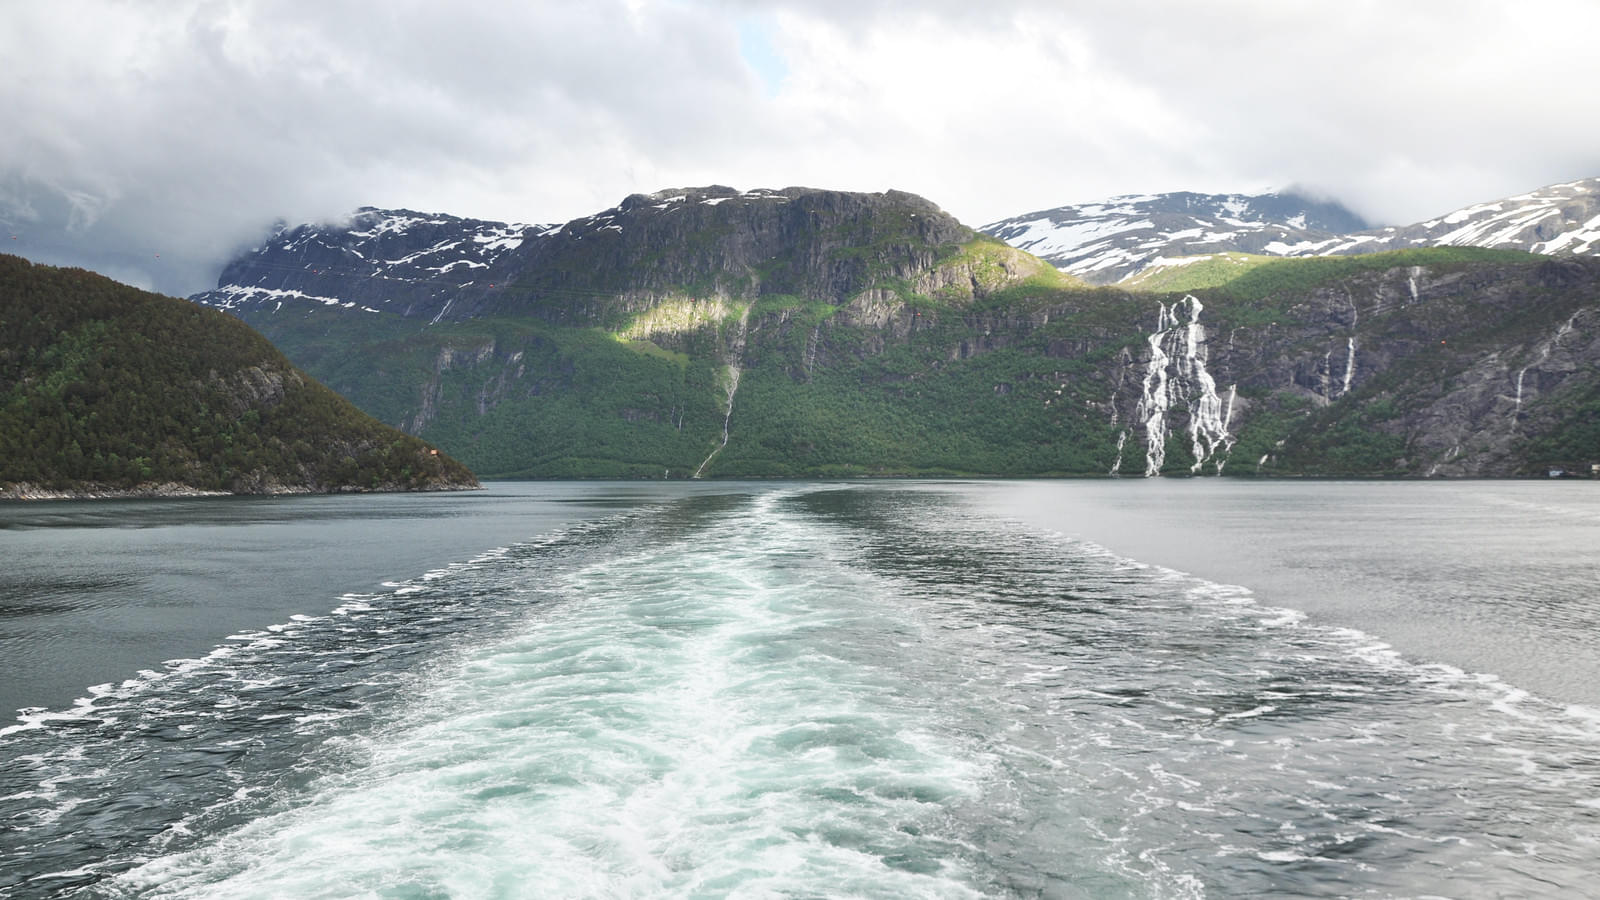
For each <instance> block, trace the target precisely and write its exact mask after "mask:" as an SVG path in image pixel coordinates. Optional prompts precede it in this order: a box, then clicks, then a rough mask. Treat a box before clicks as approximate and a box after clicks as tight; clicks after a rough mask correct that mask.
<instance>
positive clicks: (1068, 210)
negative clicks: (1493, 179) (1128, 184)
mask: <svg viewBox="0 0 1600 900" xmlns="http://www.w3.org/2000/svg"><path fill="white" fill-rule="evenodd" d="M981 230H982V231H984V232H986V233H988V234H990V235H993V236H995V237H997V238H999V239H1001V240H1003V241H1005V242H1007V243H1009V244H1011V245H1012V246H1014V247H1017V248H1019V249H1022V250H1027V251H1029V252H1031V253H1033V254H1035V255H1037V256H1040V257H1043V258H1044V259H1046V260H1047V261H1049V262H1051V263H1052V264H1054V265H1055V266H1056V267H1057V268H1060V269H1063V270H1065V271H1068V272H1071V273H1072V274H1074V275H1077V276H1079V277H1081V278H1084V279H1085V280H1088V281H1091V282H1095V283H1100V284H1106V283H1110V282H1114V281H1120V280H1124V279H1126V278H1128V277H1130V276H1132V275H1135V274H1138V273H1139V272H1141V271H1143V270H1145V269H1146V268H1149V267H1151V266H1155V265H1172V264H1174V260H1175V259H1177V258H1181V257H1193V256H1205V255H1214V254H1217V253H1224V252H1229V251H1237V252H1245V253H1260V254H1265V255H1269V256H1330V255H1338V254H1351V253H1374V252H1378V251H1382V250H1397V249H1406V248H1414V247H1437V246H1473V247H1489V248H1500V249H1513V250H1525V251H1529V252H1532V253H1548V254H1593V253H1600V178H1586V179H1582V180H1579V181H1572V182H1567V183H1564V184H1557V185H1551V186H1549V187H1545V188H1540V189H1539V190H1536V191H1530V192H1528V193H1526V194H1519V195H1517V196H1515V197H1508V198H1505V199H1503V200H1496V201H1493V202H1488V203H1479V204H1474V205H1472V206H1467V207H1464V208H1462V209H1458V210H1456V211H1454V212H1451V213H1448V214H1446V215H1443V216H1439V217H1437V218H1434V219H1429V220H1427V221H1425V222H1419V223H1417V224H1415V225H1410V226H1406V227H1393V226H1391V227H1386V228H1375V229H1368V228H1366V227H1365V225H1364V223H1362V222H1361V221H1360V219H1359V218H1357V217H1356V216H1355V215H1354V214H1352V213H1350V212H1349V211H1348V210H1345V209H1344V207H1342V206H1339V205H1338V204H1337V203H1329V202H1323V201H1313V200H1309V199H1307V198H1304V197H1300V196H1298V195H1295V194H1262V195H1256V196H1244V195H1237V194H1230V195H1218V194H1211V195H1206V194H1189V193H1179V194H1155V195H1133V196H1126V197H1114V198H1112V199H1110V200H1107V201H1104V202H1100V203H1086V204H1079V205H1075V206H1063V207H1058V208H1056V209H1051V210H1044V211H1041V212H1036V213H1028V214H1026V215H1023V216H1018V217H1015V218H1011V219H1005V220H1002V221H999V222H994V223H991V224H989V225H986V226H984V227H983V228H982V229H981Z"/></svg>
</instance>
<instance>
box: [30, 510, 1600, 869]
mask: <svg viewBox="0 0 1600 900" xmlns="http://www.w3.org/2000/svg"><path fill="white" fill-rule="evenodd" d="M0 543H3V546H4V549H5V551H6V557H7V558H8V561H9V560H14V561H15V562H14V563H13V564H12V565H11V566H10V567H9V571H7V572H6V573H4V574H0V616H3V618H0V625H3V627H4V631H3V632H0V659H4V660H5V663H4V665H5V666H6V668H5V670H4V671H5V673H6V678H5V681H6V691H7V694H6V696H7V698H8V699H9V700H11V701H12V702H13V703H14V705H18V706H27V707H30V708H28V709H26V710H24V711H23V713H22V715H21V717H20V718H19V719H17V720H16V722H15V724H14V725H12V726H11V727H9V728H8V729H6V730H5V731H4V732H3V733H0V894H4V895H5V896H18V897H57V896H61V897H65V896H91V897H94V896H108V897H208V898H209V897H347V896H376V897H396V898H399V897H414V898H422V897H518V896H527V897H546V896H561V897H567V896H575V897H581V896H594V897H654V896H676V897H722V896H743V897H835V896H862V897H904V896H925V897H973V896H1020V897H1041V896H1042V897H1242V896H1263V897H1268V896H1271V897H1277V896H1306V897H1346V896H1358V897H1423V896H1447V897H1494V896H1506V897H1512V896H1517V897H1526V896H1550V897H1572V896H1600V887H1597V886H1596V877H1595V876H1596V875H1597V874H1600V873H1597V871H1596V870H1597V869H1600V863H1597V862H1596V860H1600V715H1597V714H1596V713H1595V712H1593V709H1594V708H1595V707H1596V706H1597V705H1600V704H1596V703H1595V702H1594V701H1595V697H1596V689H1595V684H1596V682H1595V680H1594V679H1593V678H1592V677H1591V675H1592V674H1593V673H1594V672H1595V667H1596V665H1597V664H1596V659H1595V657H1596V655H1597V654H1596V652H1595V643H1594V642H1595V633H1596V632H1595V629H1594V624H1595V618H1596V616H1597V615H1600V596H1597V588H1596V585H1597V584H1600V558H1597V554H1596V552H1595V551H1596V548H1600V492H1597V491H1594V490H1592V489H1591V486H1590V485H1565V484H1561V485H1547V484H1543V483H1526V484H1469V485H1448V486H1439V485H1430V484H1398V485H1396V484H1388V485H1341V484H1302V485H1292V484H1267V485H1261V484H1230V483H1224V482H1214V481H1198V482H1154V483H1146V482H1118V483H1079V482H1069V483H976V484H916V483H909V484H875V485H848V484H840V485H827V484H816V485H801V484H733V485H729V484H712V485H695V486H683V485H676V486H639V485H615V484H611V485H515V486H506V485H500V486H496V487H494V488H493V489H492V490H490V491H488V492H485V493H482V494H474V495H462V496H446V497H344V498H294V499H286V500H274V501H240V500H223V501H183V502H170V503H151V504H132V503H130V504H103V505H85V504H68V505H60V506H53V505H52V506H26V507H4V508H0ZM1180 570H1181V571H1180ZM164 660H170V661H166V662H164ZM90 684H97V685H98V686H96V687H93V688H87V687H86V685H90ZM35 698H37V699H35ZM41 707H42V708H41Z"/></svg>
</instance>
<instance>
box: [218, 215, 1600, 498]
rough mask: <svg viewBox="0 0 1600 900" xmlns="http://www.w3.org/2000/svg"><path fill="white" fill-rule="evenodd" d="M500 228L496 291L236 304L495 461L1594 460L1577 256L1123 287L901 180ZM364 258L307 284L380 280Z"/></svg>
mask: <svg viewBox="0 0 1600 900" xmlns="http://www.w3.org/2000/svg"><path fill="white" fill-rule="evenodd" d="M428 221H430V222H431V221H433V220H431V219H430V220H428ZM441 221H442V220H441ZM440 227H443V226H440ZM473 227H475V228H481V227H485V226H481V225H474V226H473ZM495 227H496V228H499V226H495ZM368 230H375V229H372V228H370V227H368ZM493 233H495V234H500V233H502V232H501V231H494V232H493ZM520 234H522V235H523V236H524V237H523V238H522V239H523V240H524V243H523V244H522V245H521V246H520V247H518V248H507V249H506V250H505V251H504V253H503V254H502V255H501V256H498V257H496V258H495V259H494V261H492V262H485V263H484V266H485V270H487V269H489V268H493V269H494V271H495V273H496V274H495V275H494V277H495V278H496V279H503V280H497V281H494V282H493V285H494V287H493V288H492V289H489V288H487V287H484V289H482V290H479V289H478V287H479V286H477V285H468V286H466V287H464V288H463V289H461V290H457V291H454V292H446V293H445V294H441V295H440V296H439V297H436V298H433V299H425V300H415V301H408V302H407V303H406V304H405V305H403V306H391V307H389V308H384V307H382V306H381V305H374V304H372V303H368V302H365V301H363V302H360V303H356V302H354V301H347V300H344V299H342V295H338V296H334V297H333V298H332V299H334V300H335V301H336V302H333V303H323V302H317V301H308V300H304V299H297V298H293V297H288V296H287V295H278V296H277V297H276V298H275V299H272V300H270V302H269V301H267V300H265V299H263V300H261V301H259V302H253V303H248V304H239V303H232V304H231V305H230V306H229V308H230V309H231V310H232V311H234V312H235V313H236V314H239V315H241V316H242V317H243V318H245V319H246V321H248V322H250V323H252V324H254V325H255V326H256V327H258V328H260V329H261V330H263V331H264V332H265V333H266V334H267V335H268V336H269V337H271V338H272V339H273V340H274V341H276V342H278V343H279V345H280V346H282V347H283V348H285V350H286V351H287V352H289V353H290V355H291V357H292V358H294V359H295V360H296V361H297V362H299V363H300V364H302V365H304V366H306V367H307V368H308V369H309V370H310V371H311V372H312V373H313V374H315V375H317V376H318V377H320V378H322V379H324V380H326V381H327V382H328V383H329V384H331V385H332V386H333V387H335V388H336V389H337V390H340V391H341V392H344V393H346V394H347V395H348V396H350V397H352V398H353V399H355V400H356V401H357V403H358V404H359V405H361V406H362V407H363V408H364V409H366V410H368V411H369V412H372V413H373V414H374V415H377V416H379V417H380V418H382V419H383V420H384V421H387V422H390V423H393V424H396V425H400V426H402V427H404V428H406V429H407V430H410V431H412V432H414V433H418V434H421V435H423V436H425V437H427V438H429V439H431V440H434V441H436V442H438V443H439V444H440V445H441V446H443V447H444V448H446V449H447V450H450V451H451V452H452V453H455V454H457V455H459V456H461V457H462V458H464V459H465V460H466V461H467V462H469V463H470V464H472V465H473V466H474V467H475V468H476V469H478V470H479V471H481V472H484V473H488V474H494V475H523V476H649V477H662V476H664V475H665V476H668V477H692V476H695V475H699V476H702V477H704V476H717V475H722V476H732V475H832V474H841V475H856V474H936V473H978V474H1007V475H1024V474H1032V475H1047V474H1083V475H1107V474H1116V475H1120V476H1141V475H1190V474H1207V475H1209V474H1217V473H1222V474H1230V475H1234V474H1242V475H1249V474H1277V475H1303V474H1317V475H1404V476H1419V477H1420V476H1429V475H1432V476H1458V475H1515V474H1531V473H1534V472H1536V471H1541V470H1542V469H1543V468H1544V467H1546V466H1549V465H1557V464H1559V465H1561V466H1562V467H1563V468H1568V469H1573V470H1580V469H1581V470H1582V471H1587V466H1588V457H1590V456H1595V457H1596V461H1600V447H1597V446H1595V444H1596V443H1597V440H1600V435H1596V436H1595V437H1594V438H1590V437H1589V436H1588V431H1586V430H1585V428H1586V425H1585V422H1587V421H1588V419H1587V418H1586V417H1588V416H1591V415H1593V414H1596V413H1597V412H1600V396H1597V379H1596V376H1595V374H1594V373H1595V372H1596V371H1600V367H1597V364H1600V358H1597V357H1596V356H1595V351H1596V348H1595V347H1594V345H1593V341H1592V340H1590V338H1589V335H1591V334H1592V333H1593V330H1592V325H1593V319H1594V317H1595V316H1596V312H1595V308H1596V306H1597V303H1600V286H1597V269H1596V267H1597V263H1595V262H1592V261H1587V260H1582V259H1575V260H1564V261H1556V260H1550V259H1548V258H1544V257H1538V256H1531V255H1527V254H1522V253H1508V252H1494V251H1477V250H1455V249H1450V250H1412V251H1404V252H1398V253H1391V254H1380V255H1367V256H1353V257H1341V258H1334V259H1306V260H1284V261H1280V262H1274V263H1270V264H1268V265H1264V266H1257V267H1255V268H1252V269H1250V270H1249V271H1248V272H1246V273H1245V274H1243V275H1240V276H1238V277H1236V278H1233V279H1232V280H1230V281H1228V282H1227V283H1226V284H1223V285H1221V286H1219V287H1212V288H1207V289H1204V290H1200V289H1196V290H1193V291H1189V292H1176V293H1168V294H1142V293H1135V292H1129V291H1123V290H1118V289H1113V288H1098V289H1096V288H1090V287H1088V286H1085V285H1083V284H1081V283H1075V282H1073V281H1072V280H1071V279H1068V278H1065V277H1064V276H1061V275H1060V274H1059V273H1058V272H1057V271H1056V270H1055V269H1054V268H1053V267H1051V266H1049V265H1048V264H1046V263H1044V262H1043V261H1041V260H1039V259H1037V258H1035V257H1033V256H1031V255H1029V254H1027V253H1025V252H1022V251H1020V250H1017V249H1014V248H1011V247H1007V246H1005V245H1003V244H1001V243H999V242H998V241H995V240H992V239H987V238H984V237H983V236H981V235H977V234H975V233H973V232H972V231H970V230H968V229H966V228H964V227H962V226H961V225H960V224H959V223H957V222H955V221H954V220H953V219H951V218H950V217H948V216H946V215H944V214H943V213H941V212H939V211H938V210H937V208H936V207H933V206H932V204H929V203H927V202H926V201H923V200H920V199H919V198H915V197H912V196H910V195H906V194H899V193H896V192H888V193H886V194H873V195H862V194H842V193H838V192H826V191H809V190H798V189H789V190H785V191H748V192H736V191H733V190H732V189H727V188H705V189H691V190H679V191H667V192H660V193H658V194H654V195H648V196H647V195H636V196H634V197H630V198H628V199H627V200H626V201H624V202H623V203H622V204H620V205H619V206H618V207H615V208H614V209H612V210H608V211H606V212H605V213H602V214H599V215H597V216H593V217H588V218H585V219H581V220H577V221H576V222H572V223H567V224H566V225H564V226H561V227H560V228H559V229H550V228H532V229H526V230H524V231H523V232H520ZM430 239H431V238H430ZM484 243H488V242H487V241H486V242H484ZM429 246H433V245H432V244H430V245H429ZM355 249H358V250H359V249H360V247H357V248H355ZM276 252H277V251H273V253H276ZM361 252H363V253H364V252H365V251H361ZM413 252H415V251H413ZM270 255H271V254H269V256H270ZM247 263H249V261H248V260H247V261H245V262H243V263H241V264H240V266H238V267H235V268H231V269H230V272H233V273H235V274H237V273H239V272H247V271H248V265H247ZM254 264H255V265H258V266H265V265H266V263H263V262H261V261H260V260H259V259H258V260H257V261H256V263H254ZM436 268H442V269H446V270H447V271H449V272H454V271H456V269H458V268H461V267H460V266H455V267H451V266H449V265H443V264H441V265H439V266H436ZM264 271H265V270H264ZM359 271H360V270H359V269H358V268H355V269H351V270H350V271H348V272H345V273H343V274H340V273H338V272H335V271H331V270H330V271H324V272H313V273H311V275H309V276H305V277H308V278H335V280H336V281H337V279H341V278H348V279H351V280H352V281H354V282H356V283H359V284H360V285H362V289H363V290H371V289H372V287H371V284H369V283H368V282H367V281H363V280H362V276H360V275H359V274H358V272H359ZM386 277H387V276H386ZM379 280H380V281H381V280H382V279H379ZM487 284H488V282H485V285H487ZM335 286H336V285H335ZM219 290H222V289H219ZM224 293H225V294H226V293H227V292H225V291H224ZM307 293H309V290H308V291H307ZM227 296H229V297H236V296H238V295H237V294H236V293H234V294H227ZM369 296H370V295H369ZM199 299H201V300H202V301H205V302H217V294H216V293H215V292H213V294H210V295H205V296H203V297H201V298H199ZM280 302H281V304H282V305H279V304H280ZM363 307H367V308H365V309H364V308H363ZM368 309H371V310H375V311H368Z"/></svg>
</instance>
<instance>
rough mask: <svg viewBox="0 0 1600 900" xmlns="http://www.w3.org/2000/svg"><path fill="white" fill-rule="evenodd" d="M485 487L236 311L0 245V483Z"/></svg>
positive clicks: (70, 487) (117, 488) (59, 487)
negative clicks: (356, 401)
mask: <svg viewBox="0 0 1600 900" xmlns="http://www.w3.org/2000/svg"><path fill="white" fill-rule="evenodd" d="M475 484H476V482H475V480H474V479H473V477H472V475H471V473H470V472H468V471H467V470H466V468H465V467H463V466H462V465H461V464H459V463H457V462H455V461H454V460H452V459H450V458H449V457H448V456H445V455H443V454H440V453H438V452H437V451H435V450H434V449H432V448H431V447H429V446H428V445H427V444H425V443H424V442H423V441H421V440H419V439H417V438H414V437H411V436H408V435H405V434H403V433H401V432H399V431H397V430H395V429H393V428H390V427H388V426H386V425H383V424H382V423H380V422H378V421H377V420H375V419H373V418H371V417H370V416H368V415H366V414H365V413H362V412H360V411H359V410H357V409H356V408H355V407H354V406H352V405H351V404H350V403H349V402H348V401H346V400H344V399H343V398H342V397H340V396H338V395H337V394H335V393H334V392H333V391H331V390H329V389H328V388H326V387H324V386H323V385H321V384H320V383H318V382H316V381H315V380H314V379H312V378H311V377H310V376H308V375H306V374H304V373H303V372H301V371H300V370H298V369H296V368H295V367H293V366H292V365H291V364H290V363H289V361H288V360H287V359H285V358H284V356H283V355H282V354H281V353H279V352H278V351H277V350H276V349H275V348H274V347H273V346H272V345H271V344H270V343H268V342H267V340H266V339H265V338H263V337H261V336H260V335H258V334H256V333H255V332H254V331H252V330H250V329H249V328H248V327H247V326H245V325H244V324H242V323H241V322H239V321H238V320H237V319H234V318H233V317H231V316H229V315H226V314H224V313H220V312H217V311H215V310H210V309H205V308H202V307H199V306H196V305H195V304H193V303H189V302H187V301H184V300H179V299H175V298H171V297H163V296H160V295H156V294H151V293H147V292H145V291H140V290H137V289H135V288H132V287H128V286H126V285H123V284H119V283H117V282H115V281H112V280H110V279H108V278H105V277H103V276H100V275H96V274H94V273H92V272H88V271H84V270H82V269H58V268H54V267H50V266H43V265H35V264H33V263H30V262H28V261H27V260H24V259H21V258H18V257H15V256H0V491H4V492H6V493H11V494H17V493H19V492H21V491H22V489H21V488H20V487H19V486H23V485H26V486H29V488H31V489H33V490H42V491H61V492H83V491H93V492H101V491H105V492H125V491H126V492H138V491H145V490H156V489H159V488H161V487H163V486H165V487H167V488H171V487H178V486H181V487H186V488H192V489H198V490H204V491H226V492H232V493H279V492H302V491H311V492H324V491H329V492H331V491H345V490H429V489H447V488H456V487H470V486H473V485H475Z"/></svg>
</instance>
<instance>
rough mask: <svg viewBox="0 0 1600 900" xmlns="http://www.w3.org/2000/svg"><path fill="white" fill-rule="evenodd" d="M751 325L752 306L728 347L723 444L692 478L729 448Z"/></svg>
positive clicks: (742, 318) (697, 475) (697, 469)
mask: <svg viewBox="0 0 1600 900" xmlns="http://www.w3.org/2000/svg"><path fill="white" fill-rule="evenodd" d="M749 324H750V306H748V305H747V306H745V308H744V311H743V312H741V313H739V330H738V332H737V333H735V334H734V336H733V341H732V342H731V343H730V344H729V346H728V400H727V405H726V407H725V409H724V411H723V414H722V443H720V444H718V445H717V447H716V449H715V450H712V451H711V453H710V455H708V456H707V457H706V458H705V459H703V460H701V461H700V466H699V467H698V468H696V469H695V470H694V475H693V476H691V477H694V478H699V477H700V473H701V472H704V471H705V470H706V466H707V464H709V463H710V462H711V460H712V458H713V457H715V456H716V455H717V454H718V453H721V452H722V448H724V447H726V446H728V426H729V424H730V423H731V422H732V421H733V396H734V395H735V394H737V393H739V376H740V374H742V373H743V371H744V369H743V367H742V364H743V362H744V342H745V335H746V334H747V330H748V327H749Z"/></svg>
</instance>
